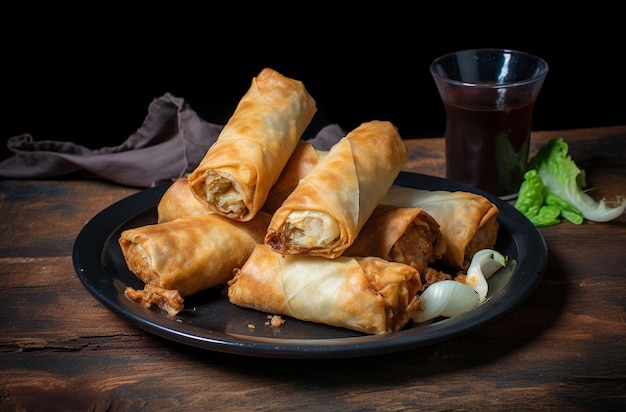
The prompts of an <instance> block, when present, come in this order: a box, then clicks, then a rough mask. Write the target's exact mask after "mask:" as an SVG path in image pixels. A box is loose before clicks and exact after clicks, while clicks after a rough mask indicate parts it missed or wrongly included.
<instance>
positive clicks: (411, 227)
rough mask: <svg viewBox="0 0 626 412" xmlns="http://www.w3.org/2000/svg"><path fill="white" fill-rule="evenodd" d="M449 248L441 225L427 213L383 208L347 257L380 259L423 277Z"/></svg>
mask: <svg viewBox="0 0 626 412" xmlns="http://www.w3.org/2000/svg"><path fill="white" fill-rule="evenodd" d="M445 250H446V244H445V241H444V239H443V236H442V235H441V231H440V230H439V223H437V221H436V220H435V218H433V217H432V216H431V215H430V214H428V213H427V212H426V211H425V210H424V209H421V208H416V207H398V206H392V205H379V206H377V207H376V209H374V212H373V213H372V215H371V216H370V218H369V219H368V220H367V222H365V225H364V226H363V228H362V229H361V231H360V232H359V235H358V236H357V237H356V240H355V241H354V243H353V244H352V246H350V247H349V248H348V249H346V251H345V252H344V253H343V256H378V257H380V258H383V259H386V260H389V261H392V262H400V263H404V264H407V265H409V266H412V267H414V268H415V269H417V271H418V272H419V273H420V275H421V276H422V281H423V280H424V276H425V273H426V268H427V267H428V266H430V265H431V264H433V263H435V261H436V260H438V259H441V257H442V255H443V253H444V252H445Z"/></svg>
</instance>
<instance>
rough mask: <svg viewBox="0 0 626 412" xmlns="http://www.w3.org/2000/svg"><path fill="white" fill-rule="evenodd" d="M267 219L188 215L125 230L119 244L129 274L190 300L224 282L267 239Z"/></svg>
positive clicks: (261, 217)
mask: <svg viewBox="0 0 626 412" xmlns="http://www.w3.org/2000/svg"><path fill="white" fill-rule="evenodd" d="M269 219H270V216H269V215H268V214H266V213H264V212H259V213H258V214H257V216H256V217H255V218H254V219H253V220H251V221H249V222H238V221H234V220H230V219H228V218H225V217H223V216H220V215H218V214H207V215H198V216H187V217H181V218H178V219H175V220H171V221H169V222H165V223H159V224H154V225H146V226H142V227H138V228H134V229H127V230H125V231H123V232H122V233H121V235H120V238H119V244H120V247H121V249H122V253H123V255H124V259H125V261H126V264H127V265H128V268H129V270H130V271H131V272H133V273H134V274H135V275H136V276H137V277H138V278H140V279H141V280H142V281H143V282H144V283H146V284H152V285H156V286H159V287H161V288H164V289H173V290H178V291H179V292H180V294H181V295H182V296H183V297H186V296H189V295H192V294H194V293H197V292H200V291H202V290H205V289H208V288H210V287H213V286H217V285H220V284H225V283H226V282H227V281H228V280H229V279H230V278H231V277H232V276H233V274H232V271H233V269H234V268H236V267H240V266H241V265H243V263H244V262H245V261H246V259H247V258H248V256H250V253H252V250H253V249H254V246H256V245H257V244H258V243H260V242H262V241H263V236H264V235H265V232H266V230H267V225H268V224H269Z"/></svg>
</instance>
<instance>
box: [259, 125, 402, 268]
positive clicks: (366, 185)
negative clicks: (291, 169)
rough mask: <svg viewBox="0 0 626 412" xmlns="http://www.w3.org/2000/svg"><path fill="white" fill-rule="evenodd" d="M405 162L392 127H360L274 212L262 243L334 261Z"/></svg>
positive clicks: (340, 142)
mask: <svg viewBox="0 0 626 412" xmlns="http://www.w3.org/2000/svg"><path fill="white" fill-rule="evenodd" d="M407 159H408V151H407V149H406V146H405V144H404V142H403V141H402V138H401V137H400V135H399V133H398V130H397V128H396V127H395V126H394V125H393V124H392V123H390V122H387V121H378V120H374V121H370V122H366V123H363V124H361V125H360V126H359V127H357V128H356V129H354V130H352V131H351V132H350V133H348V134H347V135H346V136H345V137H344V138H342V139H341V140H340V141H339V142H337V143H336V144H335V145H333V147H332V148H331V149H330V150H329V151H328V153H326V154H325V155H324V156H323V158H321V159H319V161H318V163H317V164H316V165H315V167H313V168H312V169H311V170H310V171H309V173H308V174H307V175H306V176H304V177H303V178H302V179H300V182H299V183H298V185H297V186H296V188H295V189H294V190H293V191H292V192H291V193H290V194H289V196H288V197H287V198H286V199H285V200H284V202H283V203H282V205H281V206H280V207H279V208H278V209H277V210H276V211H275V212H274V215H273V217H272V221H271V222H270V227H269V228H268V232H267V235H266V236H265V244H267V245H269V246H270V247H271V248H272V249H273V250H274V251H276V252H280V253H283V254H304V255H310V256H322V257H327V258H335V257H337V256H340V255H341V254H342V253H343V252H344V251H345V250H346V249H347V248H348V247H349V246H350V245H352V243H353V242H354V240H355V239H356V237H357V235H358V233H359V231H360V230H361V228H362V227H363V225H364V224H365V222H366V221H367V219H368V218H369V217H370V215H371V214H372V212H373V211H374V209H375V208H376V206H377V205H378V203H379V201H380V200H381V199H382V198H383V197H384V195H385V193H386V192H387V190H388V189H389V187H390V186H391V185H392V183H393V181H394V179H395V178H396V177H397V175H398V173H399V172H400V169H401V168H402V166H403V165H404V164H405V162H406V161H407Z"/></svg>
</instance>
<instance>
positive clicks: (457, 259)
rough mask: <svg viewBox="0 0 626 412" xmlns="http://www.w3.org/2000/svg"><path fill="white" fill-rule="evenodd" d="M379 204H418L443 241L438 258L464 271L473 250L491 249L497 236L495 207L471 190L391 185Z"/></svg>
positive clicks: (497, 227)
mask: <svg viewBox="0 0 626 412" xmlns="http://www.w3.org/2000/svg"><path fill="white" fill-rule="evenodd" d="M381 203H384V204H390V205H395V206H400V207H419V208H422V209H424V210H425V211H426V212H427V213H428V214H430V215H431V216H432V217H434V218H435V220H436V221H437V222H438V223H439V226H440V230H441V234H442V236H443V239H444V241H445V244H446V250H445V252H444V254H443V256H442V258H441V261H442V262H443V263H444V264H446V265H447V266H449V267H450V268H453V269H460V270H467V268H468V267H469V264H470V262H471V261H472V257H473V256H474V253H476V252H477V251H479V250H480V249H490V248H493V247H494V245H495V243H496V240H497V237H498V229H499V223H498V220H497V216H498V213H499V210H498V207H497V206H496V205H494V204H493V203H492V202H491V201H489V199H487V198H486V197H484V196H481V195H478V194H475V193H471V192H463V191H456V192H447V191H443V190H435V191H429V190H420V189H413V188H408V187H400V186H393V187H391V188H390V189H389V191H388V192H387V194H386V195H385V198H384V199H383V200H382V201H381Z"/></svg>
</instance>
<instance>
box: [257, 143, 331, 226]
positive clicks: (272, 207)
mask: <svg viewBox="0 0 626 412" xmlns="http://www.w3.org/2000/svg"><path fill="white" fill-rule="evenodd" d="M327 153H328V152H327V151H323V150H317V149H315V148H314V147H313V145H312V144H311V143H307V142H306V141H300V142H299V143H298V146H296V149H295V150H294V152H293V153H292V154H291V157H290V158H289V160H288V161H287V164H286V165H285V167H284V168H283V171H282V172H281V174H280V176H279V177H278V180H277V181H276V183H275V184H274V186H272V188H271V189H270V192H269V194H268V196H267V200H266V201H265V204H264V205H263V208H262V209H261V210H264V211H266V212H268V213H271V214H273V213H274V212H276V210H278V208H279V207H280V205H282V204H283V202H284V201H285V199H287V196H289V195H290V194H291V192H293V190H294V189H295V188H296V186H298V183H299V182H300V179H302V178H303V177H304V176H306V175H307V174H308V173H309V172H310V171H311V170H312V169H313V167H315V165H317V163H318V162H319V160H320V159H321V158H323V157H324V156H325V155H326V154H327Z"/></svg>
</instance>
